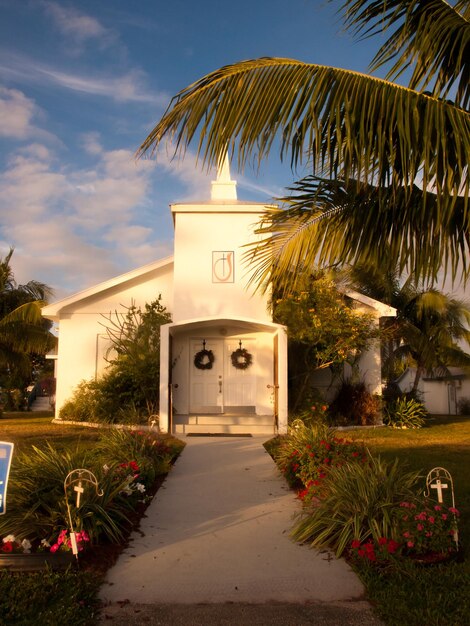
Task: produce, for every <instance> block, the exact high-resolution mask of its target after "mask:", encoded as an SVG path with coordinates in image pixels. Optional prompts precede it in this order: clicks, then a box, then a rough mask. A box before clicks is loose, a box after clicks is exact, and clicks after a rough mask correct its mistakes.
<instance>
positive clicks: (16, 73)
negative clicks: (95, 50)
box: [0, 53, 170, 108]
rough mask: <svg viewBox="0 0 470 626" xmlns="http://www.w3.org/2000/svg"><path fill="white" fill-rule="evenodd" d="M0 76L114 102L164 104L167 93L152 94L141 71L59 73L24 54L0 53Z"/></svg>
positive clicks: (162, 105) (163, 105) (166, 99)
mask: <svg viewBox="0 0 470 626" xmlns="http://www.w3.org/2000/svg"><path fill="white" fill-rule="evenodd" d="M2 58H3V63H2V64H0V75H3V76H4V77H5V78H7V79H9V80H17V81H21V82H23V83H27V84H41V85H42V86H44V85H45V84H50V85H55V86H57V87H61V88H63V89H69V90H71V91H76V92H80V93H85V94H89V95H92V96H100V97H104V98H111V99H113V100H116V101H117V102H143V103H151V104H156V105H158V106H161V107H162V108H163V107H166V106H167V104H168V102H169V101H170V96H169V95H168V94H166V93H163V92H162V93H152V92H150V91H148V90H147V88H146V87H145V72H143V71H141V70H137V69H135V70H130V71H128V72H126V73H125V74H122V75H121V76H110V75H103V74H102V75H98V74H96V75H95V76H92V75H90V73H87V74H86V75H80V74H75V73H72V72H63V71H61V70H59V69H56V68H54V67H51V66H48V65H46V64H41V63H37V62H36V61H34V60H33V59H30V58H28V57H24V56H20V55H15V54H9V53H6V54H2Z"/></svg>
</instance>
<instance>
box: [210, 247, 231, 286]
mask: <svg viewBox="0 0 470 626" xmlns="http://www.w3.org/2000/svg"><path fill="white" fill-rule="evenodd" d="M234 276H235V268H234V253H233V250H225V251H216V252H212V282H213V283H233V282H234Z"/></svg>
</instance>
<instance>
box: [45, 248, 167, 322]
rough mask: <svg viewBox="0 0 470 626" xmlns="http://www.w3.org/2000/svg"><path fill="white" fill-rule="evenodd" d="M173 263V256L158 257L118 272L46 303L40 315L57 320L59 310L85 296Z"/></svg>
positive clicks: (79, 300)
mask: <svg viewBox="0 0 470 626" xmlns="http://www.w3.org/2000/svg"><path fill="white" fill-rule="evenodd" d="M172 264H173V257H172V256H170V257H165V258H164V259H160V260H158V261H154V262H152V263H148V264H147V265H143V266H142V267H138V268H136V269H134V270H131V271H130V272H126V273H125V274H120V275H119V276H115V277H114V278H110V279H109V280H106V281H104V282H102V283H98V284H97V285H93V286H92V287H89V288H88V289H84V290H83V291H79V292H78V293H75V294H73V295H71V296H68V297H67V298H63V299H62V300H58V301H57V302H53V303H52V304H48V305H47V306H45V307H43V309H42V315H43V316H44V317H47V318H48V319H52V320H57V319H58V316H59V313H60V311H62V310H63V309H64V308H65V307H69V306H70V305H74V304H77V303H78V302H81V301H82V300H85V299H86V298H90V297H92V296H95V295H97V294H102V293H105V292H106V291H108V290H110V289H114V288H115V287H118V286H122V285H124V284H125V283H129V282H131V281H134V280H136V279H137V278H142V277H144V276H146V275H147V274H150V273H152V272H155V271H156V270H160V269H164V268H165V267H168V266H170V265H172Z"/></svg>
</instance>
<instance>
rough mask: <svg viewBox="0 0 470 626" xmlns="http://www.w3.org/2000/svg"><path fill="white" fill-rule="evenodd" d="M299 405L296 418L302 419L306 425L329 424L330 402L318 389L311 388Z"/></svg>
mask: <svg viewBox="0 0 470 626" xmlns="http://www.w3.org/2000/svg"><path fill="white" fill-rule="evenodd" d="M298 405H299V406H298V409H297V410H296V413H295V419H300V420H301V421H302V422H303V423H304V424H305V425H306V426H315V425H318V424H324V425H326V424H327V415H328V404H327V402H325V399H324V398H323V395H322V394H321V393H320V391H318V389H314V388H313V389H310V391H308V392H307V393H305V396H304V398H303V400H302V402H298Z"/></svg>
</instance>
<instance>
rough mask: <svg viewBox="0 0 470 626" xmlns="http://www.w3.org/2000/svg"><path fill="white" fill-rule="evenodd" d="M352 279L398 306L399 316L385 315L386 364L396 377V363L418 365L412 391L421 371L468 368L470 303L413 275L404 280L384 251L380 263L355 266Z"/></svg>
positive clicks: (371, 295)
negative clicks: (466, 346)
mask: <svg viewBox="0 0 470 626" xmlns="http://www.w3.org/2000/svg"><path fill="white" fill-rule="evenodd" d="M348 274H349V279H350V280H351V282H352V283H353V284H354V286H355V287H356V288H357V289H359V290H360V291H361V292H362V293H364V294H365V295H368V296H370V297H372V298H376V299H378V300H381V301H382V302H385V303H387V304H390V305H391V306H393V307H395V308H396V309H397V316H396V318H389V319H388V320H387V319H386V320H384V323H385V327H386V329H387V332H386V333H385V335H386V336H387V337H388V339H389V342H388V350H387V352H388V354H386V355H385V357H386V358H385V359H384V361H385V363H386V367H387V370H388V377H389V378H393V373H394V372H396V367H394V366H396V364H397V363H400V362H402V363H405V364H409V365H415V366H416V376H415V380H414V383H413V391H416V389H417V388H418V384H419V381H420V378H421V376H422V375H423V373H425V372H428V373H429V374H431V373H432V372H433V371H436V370H437V371H439V370H441V372H443V373H444V374H447V373H448V367H450V366H462V367H470V354H468V353H466V352H465V351H464V350H463V349H462V348H461V347H460V346H459V345H458V343H457V342H458V341H463V342H467V344H469V345H470V331H469V328H470V308H469V306H468V304H467V303H465V302H463V301H461V300H459V299H457V298H453V297H452V296H450V295H448V294H444V293H442V292H441V291H439V290H437V289H434V288H432V287H422V286H420V285H417V284H416V283H415V282H414V281H413V280H412V279H411V278H408V279H407V280H406V281H404V282H403V281H400V273H399V270H398V267H397V266H394V265H393V263H391V259H390V257H389V256H388V255H387V251H386V250H385V251H384V255H383V258H382V264H381V265H380V266H379V267H377V266H364V265H362V266H361V265H359V266H355V267H352V268H351V269H350V270H349V272H348Z"/></svg>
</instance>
